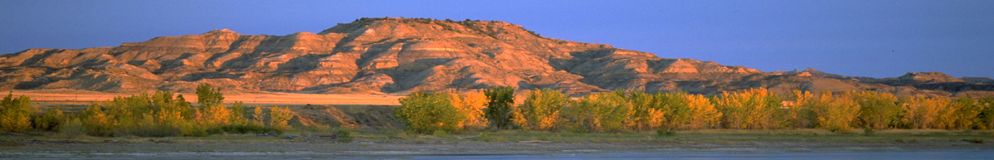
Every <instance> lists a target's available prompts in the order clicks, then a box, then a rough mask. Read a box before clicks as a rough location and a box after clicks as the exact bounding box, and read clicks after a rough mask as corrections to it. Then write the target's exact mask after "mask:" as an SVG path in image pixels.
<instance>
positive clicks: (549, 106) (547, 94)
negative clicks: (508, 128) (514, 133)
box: [518, 89, 569, 130]
mask: <svg viewBox="0 0 994 160" xmlns="http://www.w3.org/2000/svg"><path fill="white" fill-rule="evenodd" d="M567 103H569V97H568V96H566V95H565V94H563V93H562V92H559V91H556V90H551V89H541V90H536V91H533V92H531V93H530V94H528V98H526V99H525V102H524V104H521V106H520V107H518V115H520V116H521V117H520V118H518V119H520V122H518V125H520V126H521V127H522V128H524V129H531V130H548V129H552V128H553V127H555V124H556V121H557V120H558V119H559V111H560V110H561V109H562V108H563V106H565V105H566V104H567Z"/></svg>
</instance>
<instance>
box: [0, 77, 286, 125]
mask: <svg viewBox="0 0 994 160" xmlns="http://www.w3.org/2000/svg"><path fill="white" fill-rule="evenodd" d="M197 94H198V102H201V103H199V104H198V105H193V104H191V103H190V102H187V101H186V99H185V98H183V96H182V95H176V94H173V93H171V92H165V91H160V92H155V93H152V94H138V95H132V96H128V97H115V98H114V99H113V100H111V101H108V102H102V103H94V104H92V105H90V106H89V107H87V108H86V109H84V110H83V111H81V112H79V113H73V114H67V113H65V112H63V111H62V110H59V109H57V108H50V109H47V110H45V111H43V112H39V113H36V112H37V111H36V110H37V109H35V107H32V106H31V100H30V99H29V98H28V97H24V96H20V97H13V95H12V94H8V95H7V97H5V98H4V100H3V102H2V108H0V114H2V115H0V128H3V130H4V131H5V132H27V131H31V130H35V131H49V132H63V133H66V134H71V135H76V134H86V135H90V136H128V135H131V136H141V137H165V136H206V135H210V134H220V133H238V134H244V133H259V134H279V133H282V132H283V131H285V130H287V129H290V127H289V125H288V121H289V120H290V119H292V118H293V116H294V115H293V113H292V112H290V111H289V109H287V108H281V107H272V108H271V110H270V114H269V115H268V117H265V116H264V115H263V113H262V112H261V110H259V109H258V108H256V110H254V112H252V114H251V116H252V117H249V116H247V115H248V114H247V113H248V111H246V110H245V108H244V106H243V105H242V104H241V103H235V104H233V105H232V106H230V107H228V106H225V105H224V104H223V99H224V96H223V95H222V94H221V92H220V89H219V88H214V87H210V86H208V85H201V86H200V87H198V91H197ZM250 118H251V119H250ZM265 118H268V119H269V120H270V121H269V123H268V124H267V123H262V121H263V119H265Z"/></svg>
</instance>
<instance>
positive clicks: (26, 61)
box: [0, 18, 950, 94]
mask: <svg viewBox="0 0 994 160" xmlns="http://www.w3.org/2000/svg"><path fill="white" fill-rule="evenodd" d="M199 83H208V84H212V85H215V86H222V87H225V88H226V89H227V90H228V91H236V92H258V91H268V92H301V93H373V94H379V93H396V94H405V93H410V92H415V91H433V90H446V89H456V90H466V89H478V88H485V87H491V86H513V87H517V88H522V89H534V88H554V89H559V90H562V91H566V92H568V93H571V94H583V93H589V92H597V91H607V90H614V89H631V90H644V91H650V92H661V91H677V90H682V91H689V92H694V93H717V92H720V91H724V90H732V89H742V88H750V87H771V88H781V89H784V90H790V89H810V90H833V91H834V90H847V89H879V90H891V91H895V92H898V91H900V90H902V87H901V86H894V85H891V84H887V83H878V82H867V81H865V80H861V79H856V78H849V77H842V76H835V75H828V74H823V73H818V74H812V73H808V72H804V73H800V72H798V73H772V72H771V73H765V72H761V71H759V70H756V69H752V68H746V67H737V66H724V65H720V64H717V63H714V62H705V61H698V60H692V59H666V58H659V57H656V56H655V55H653V54H650V53H645V52H639V51H632V50H624V49H618V48H613V47H611V46H609V45H602V44H589V43H579V42H570V41H564V40H557V39H551V38H545V37H541V36H538V35H537V34H534V33H532V32H531V31H528V30H526V29H524V28H522V27H520V26H517V25H514V24H510V23H506V22H500V21H472V20H467V21H448V20H445V21H443V20H430V19H401V18H375V19H370V18H363V19H359V20H356V21H354V22H351V23H347V24H339V25H337V26H334V27H332V28H329V29H326V30H324V31H321V32H319V33H310V32H299V33H294V34H290V35H283V36H273V35H241V34H239V33H237V32H235V31H232V30H229V29H220V30H214V31H210V32H206V33H203V34H198V35H182V36H167V37H157V38H153V39H151V40H148V41H145V42H137V43H125V44H122V45H120V46H117V47H113V48H90V49H79V50H69V49H29V50H25V51H22V52H19V53H15V54H9V55H2V56H0V89H5V90H6V89H81V90H94V91H106V92H136V91H150V90H173V91H184V92H185V91H191V90H192V89H193V88H194V87H195V86H196V84H199ZM904 88H905V89H904V90H907V92H929V91H923V90H920V89H917V88H915V87H904ZM945 94H950V93H945Z"/></svg>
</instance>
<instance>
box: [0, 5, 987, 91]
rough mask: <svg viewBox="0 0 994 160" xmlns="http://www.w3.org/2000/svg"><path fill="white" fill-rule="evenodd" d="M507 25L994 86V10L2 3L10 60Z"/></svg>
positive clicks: (779, 64) (661, 49)
mask: <svg viewBox="0 0 994 160" xmlns="http://www.w3.org/2000/svg"><path fill="white" fill-rule="evenodd" d="M384 16H390V17H427V18H437V19H446V18H449V19H456V20H461V19H482V20H503V21H508V22H511V23H516V24H520V25H522V26H524V27H526V28H528V29H531V30H533V31H535V32H537V33H539V34H541V35H543V36H547V37H552V38H558V39H565V40H573V41H581V42H592V43H605V44H611V45H614V46H616V47H619V48H625V49H633V50H640V51H646V52H652V53H655V54H657V55H659V56H660V57H666V58H694V59H701V60H708V61H716V62H719V63H723V64H728V65H742V66H748V67H753V68H758V69H760V70H763V71H777V70H793V69H804V68H809V67H810V68H816V69H819V70H822V71H826V72H830V73H838V74H844V75H855V76H872V77H895V76H900V75H901V74H904V73H905V72H912V71H941V72H946V73H949V74H952V75H954V76H984V77H994V1H991V0H955V1H940V0H934V1H920V0H819V1H815V0H748V1H746V0H743V1H662V0H654V1H579V0H573V1H528V0H525V1H515V0H510V1H507V0H505V1H475V2H474V1H455V0H453V1H252V0H246V1H200V0H191V1H186V0H175V1H151V0H150V1H70V0H61V1H50V0H24V1H14V0H7V1H0V53H12V52H17V51H21V50H24V49H27V48H86V47H98V46H116V45H118V44H120V43H122V42H135V41H144V40H147V39H150V38H152V37H155V36H164V35H180V34H197V33H202V32H206V31H209V30H212V29H218V28H231V29H233V30H235V31H238V32H240V33H243V34H272V35H283V34H290V33H293V32H299V31H309V32H319V31H321V30H323V29H325V28H328V27H331V26H334V25H335V24H337V23H347V22H351V21H352V20H354V19H357V18H360V17H384Z"/></svg>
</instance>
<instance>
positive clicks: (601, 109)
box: [563, 93, 634, 132]
mask: <svg viewBox="0 0 994 160" xmlns="http://www.w3.org/2000/svg"><path fill="white" fill-rule="evenodd" d="M563 111H564V113H565V114H564V115H565V117H566V118H567V120H568V121H569V123H570V124H571V125H572V128H573V129H575V130H577V131H586V132H591V131H593V132H604V131H611V132H618V131H625V130H626V128H625V124H626V123H627V122H628V120H629V117H632V116H633V115H634V109H633V106H632V105H631V104H630V103H628V102H627V101H626V100H625V98H624V97H623V96H621V95H620V94H617V93H596V94H591V95H587V96H585V97H583V98H581V99H580V100H579V101H577V102H575V103H574V104H573V105H571V106H569V107H566V108H564V109H563Z"/></svg>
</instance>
